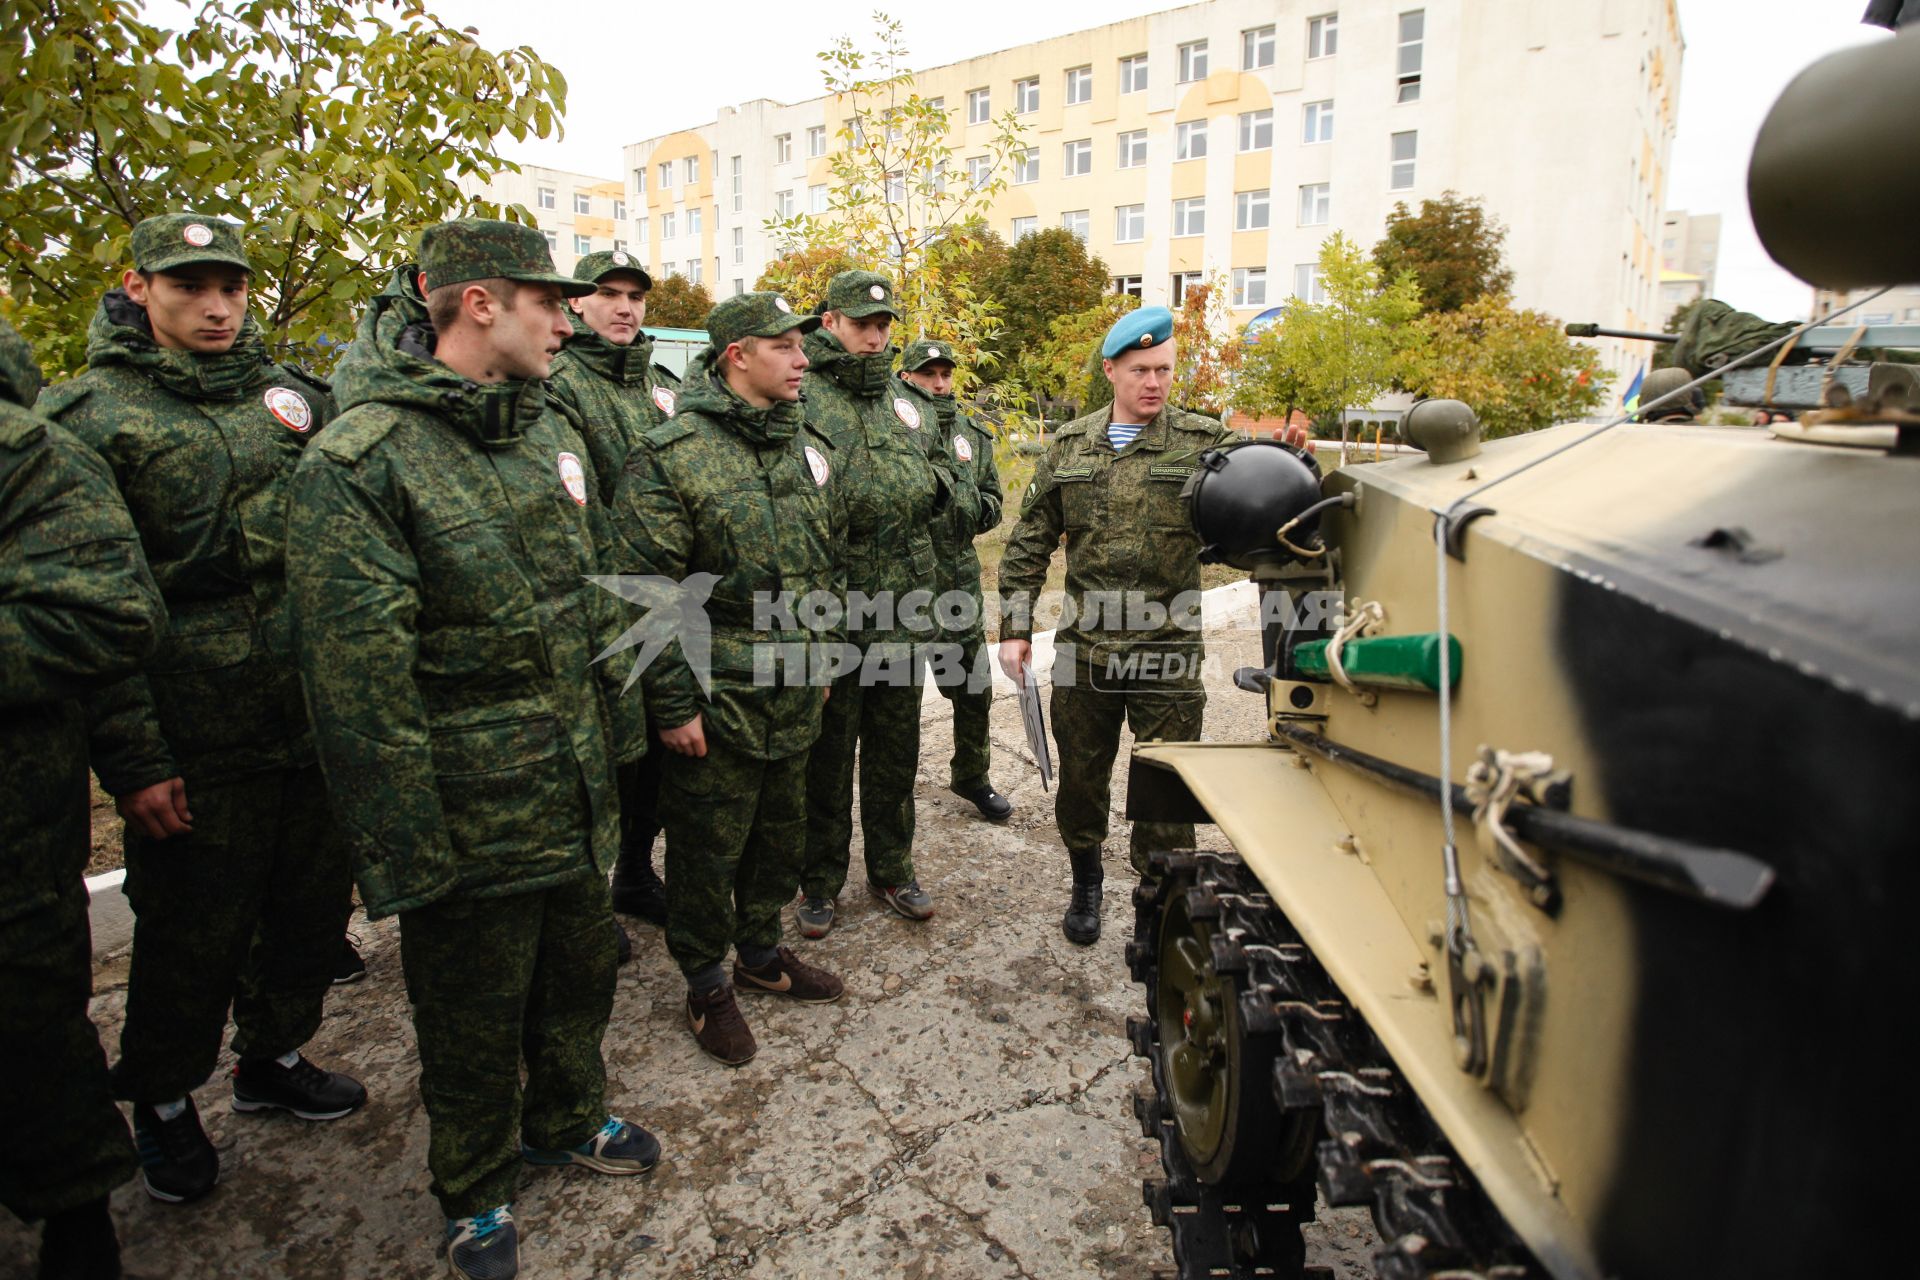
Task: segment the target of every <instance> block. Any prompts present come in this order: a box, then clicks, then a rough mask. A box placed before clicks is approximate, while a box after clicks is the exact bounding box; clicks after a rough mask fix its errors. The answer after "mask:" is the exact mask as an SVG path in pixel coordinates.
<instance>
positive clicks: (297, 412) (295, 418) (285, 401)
mask: <svg viewBox="0 0 1920 1280" xmlns="http://www.w3.org/2000/svg"><path fill="white" fill-rule="evenodd" d="M260 400H261V403H263V404H265V405H266V406H267V412H268V413H270V414H272V415H273V416H274V417H276V418H278V419H280V423H281V425H282V426H285V427H287V428H288V429H289V430H292V431H298V432H299V433H300V434H301V435H305V434H306V433H307V429H308V428H309V427H311V426H312V425H313V406H312V405H309V404H308V403H307V398H306V397H305V396H303V395H301V394H300V393H299V392H298V391H295V390H294V389H293V388H292V387H268V388H267V390H266V394H264V395H262V396H261V397H260Z"/></svg>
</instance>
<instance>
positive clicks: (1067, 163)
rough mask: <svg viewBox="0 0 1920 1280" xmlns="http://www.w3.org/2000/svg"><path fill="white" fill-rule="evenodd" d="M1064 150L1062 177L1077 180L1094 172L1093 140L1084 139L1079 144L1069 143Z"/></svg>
mask: <svg viewBox="0 0 1920 1280" xmlns="http://www.w3.org/2000/svg"><path fill="white" fill-rule="evenodd" d="M1063 150H1064V152H1065V158H1064V159H1063V161H1062V167H1061V170H1060V176H1061V177H1063V178H1077V177H1079V176H1080V175H1081V174H1083V173H1092V172H1093V139H1091V138H1082V139H1081V140H1080V141H1078V142H1069V143H1068V144H1067V145H1066V147H1065V148H1064V149H1063Z"/></svg>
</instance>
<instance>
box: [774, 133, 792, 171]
mask: <svg viewBox="0 0 1920 1280" xmlns="http://www.w3.org/2000/svg"><path fill="white" fill-rule="evenodd" d="M792 160H793V135H792V134H790V133H776V134H774V135H773V162H774V163H775V164H788V163H790V162H791V161H792Z"/></svg>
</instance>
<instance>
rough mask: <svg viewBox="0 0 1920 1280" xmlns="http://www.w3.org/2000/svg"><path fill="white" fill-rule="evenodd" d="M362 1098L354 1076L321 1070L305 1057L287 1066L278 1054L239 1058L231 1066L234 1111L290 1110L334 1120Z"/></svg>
mask: <svg viewBox="0 0 1920 1280" xmlns="http://www.w3.org/2000/svg"><path fill="white" fill-rule="evenodd" d="M366 1100H367V1091H366V1088H365V1087H364V1086H363V1085H361V1083H360V1082H359V1081H358V1080H355V1079H354V1078H353V1077H352V1076H346V1075H341V1074H340V1073H339V1072H338V1071H322V1070H321V1069H320V1068H319V1067H316V1066H314V1065H313V1064H312V1063H311V1062H308V1061H307V1060H306V1058H305V1057H302V1058H301V1059H300V1060H299V1061H298V1062H296V1063H294V1064H293V1065H292V1066H290V1067H283V1066H281V1065H280V1060H279V1059H278V1058H242V1059H241V1060H240V1065H239V1066H237V1067H235V1068H234V1069H233V1109H234V1110H235V1111H269V1110H275V1111H291V1112H293V1114H295V1115H296V1116H299V1117H300V1118H301V1119H302V1120H338V1119H339V1118H340V1117H341V1116H344V1115H346V1114H347V1113H348V1112H349V1111H353V1110H355V1109H357V1108H358V1107H360V1106H361V1105H363V1104H364V1103H365V1102H366Z"/></svg>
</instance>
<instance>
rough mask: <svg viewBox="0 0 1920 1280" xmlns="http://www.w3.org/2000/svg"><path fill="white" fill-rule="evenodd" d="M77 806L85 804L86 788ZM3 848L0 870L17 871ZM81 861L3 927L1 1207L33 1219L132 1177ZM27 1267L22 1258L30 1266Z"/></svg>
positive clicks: (129, 1143)
mask: <svg viewBox="0 0 1920 1280" xmlns="http://www.w3.org/2000/svg"><path fill="white" fill-rule="evenodd" d="M75 803H76V804H81V805H84V804H85V803H86V797H85V788H84V784H83V785H82V787H81V788H80V792H79V794H78V795H76V797H75ZM8 852H9V851H8V850H0V874H4V875H5V879H6V882H7V883H9V884H10V885H15V886H16V887H17V884H18V882H17V881H15V880H14V878H13V873H14V872H15V871H16V870H17V868H15V867H13V866H10V865H9V864H8V860H7V856H6V855H7V853H8ZM85 861H86V854H85V850H84V849H83V850H80V851H79V852H78V854H77V856H76V858H75V860H74V865H75V870H74V872H73V875H72V881H71V885H70V887H68V888H66V889H64V890H63V892H62V894H61V898H60V900H59V901H58V902H57V903H55V904H53V905H52V906H49V907H47V908H45V909H43V910H39V911H35V912H34V913H32V914H31V915H28V916H23V917H16V918H12V919H9V920H8V921H7V922H6V924H5V925H4V926H0V1106H4V1107H5V1109H6V1116H7V1131H8V1132H7V1140H6V1142H5V1143H4V1144H0V1205H5V1206H6V1207H7V1208H8V1209H11V1210H12V1211H13V1212H14V1213H16V1214H18V1215H19V1216H20V1217H22V1218H25V1219H27V1220H28V1221H32V1220H33V1219H35V1218H44V1217H46V1216H47V1215H48V1214H52V1213H58V1212H59V1211H61V1210H62V1209H72V1208H74V1207H76V1206H78V1205H83V1204H86V1203H87V1202H88V1201H90V1200H98V1199H99V1198H100V1197H101V1196H104V1195H106V1194H107V1193H108V1192H109V1191H112V1190H113V1189H114V1188H115V1187H117V1186H119V1185H120V1184H121V1183H123V1182H125V1181H126V1180H127V1179H128V1178H130V1177H132V1176H133V1171H134V1168H135V1164H134V1159H133V1140H132V1138H131V1137H129V1136H128V1134H127V1122H126V1119H125V1117H123V1116H122V1115H121V1114H120V1108H118V1107H116V1106H114V1105H113V1089H112V1088H111V1086H110V1085H109V1084H108V1082H107V1058H106V1054H105V1053H103V1052H102V1051H101V1049H100V1035H99V1032H98V1031H96V1030H95V1028H94V1025H93V1021H92V1019H91V1018H89V1017H88V1016H87V1001H88V999H90V998H91V997H92V995H93V946H92V941H91V938H90V936H89V934H88V931H87V891H86V887H85V885H84V883H83V882H82V881H81V878H80V875H79V870H78V868H79V867H80V866H82V865H84V864H85ZM23 1265H24V1262H23Z"/></svg>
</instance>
